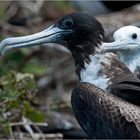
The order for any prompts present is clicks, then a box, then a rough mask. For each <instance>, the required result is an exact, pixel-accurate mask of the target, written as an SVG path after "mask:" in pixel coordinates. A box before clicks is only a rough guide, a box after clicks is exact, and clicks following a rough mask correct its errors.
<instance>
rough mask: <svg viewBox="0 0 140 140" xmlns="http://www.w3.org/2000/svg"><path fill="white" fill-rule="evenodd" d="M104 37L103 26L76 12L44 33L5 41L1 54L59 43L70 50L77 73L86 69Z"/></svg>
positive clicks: (92, 18)
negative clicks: (12, 50)
mask: <svg viewBox="0 0 140 140" xmlns="http://www.w3.org/2000/svg"><path fill="white" fill-rule="evenodd" d="M103 37H104V30H103V28H102V25H101V24H100V23H99V22H98V21H97V20H96V19H95V18H94V17H93V16H91V15H89V14H86V13H78V12H74V13H70V14H67V15H65V16H64V17H62V18H60V19H59V20H58V21H57V22H56V23H55V24H54V25H52V26H51V27H49V28H47V29H45V30H44V31H42V32H39V33H36V34H33V35H28V36H23V37H12V38H7V39H5V40H3V41H2V42H1V43H0V52H1V54H4V53H5V52H6V51H7V50H10V49H12V48H20V47H30V46H34V45H40V44H44V43H57V44H60V45H63V46H65V47H66V48H68V49H69V50H70V52H71V53H72V55H73V57H74V60H75V64H76V68H77V69H78V70H77V71H79V70H80V69H82V68H84V65H85V62H86V63H89V62H90V58H89V55H91V54H94V53H95V52H96V50H97V49H98V47H99V46H100V44H101V43H102V40H103Z"/></svg>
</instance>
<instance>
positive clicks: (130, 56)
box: [119, 50, 140, 73]
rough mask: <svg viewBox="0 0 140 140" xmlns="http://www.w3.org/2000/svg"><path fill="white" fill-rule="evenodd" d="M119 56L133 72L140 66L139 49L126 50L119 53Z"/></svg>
mask: <svg viewBox="0 0 140 140" xmlns="http://www.w3.org/2000/svg"><path fill="white" fill-rule="evenodd" d="M119 58H120V60H121V61H122V62H124V63H125V65H126V66H127V67H128V68H129V69H130V71H131V72H132V73H134V72H135V71H136V70H137V68H138V67H140V55H139V51H132V50H131V51H127V52H121V53H119Z"/></svg>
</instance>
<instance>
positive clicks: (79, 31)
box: [0, 13, 140, 138]
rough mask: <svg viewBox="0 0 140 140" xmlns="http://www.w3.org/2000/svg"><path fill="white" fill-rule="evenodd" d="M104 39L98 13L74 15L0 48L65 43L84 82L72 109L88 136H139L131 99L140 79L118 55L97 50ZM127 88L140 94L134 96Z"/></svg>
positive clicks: (138, 111)
mask: <svg viewBox="0 0 140 140" xmlns="http://www.w3.org/2000/svg"><path fill="white" fill-rule="evenodd" d="M103 38H104V30H103V28H102V25H101V24H100V23H99V22H98V21H97V20H96V19H95V18H94V17H92V16H90V15H88V14H83V13H71V14H68V15H66V16H64V17H62V18H61V19H59V20H58V21H57V22H56V23H55V24H54V25H53V26H51V27H50V28H48V29H46V30H44V31H42V32H40V33H37V34H34V35H29V36H24V37H16V38H8V39H5V40H3V41H2V42H1V43H0V52H1V53H2V54H3V53H4V52H5V51H7V50H9V49H11V48H18V47H28V46H33V45H37V44H43V43H58V44H61V45H63V46H65V47H66V48H68V49H69V50H70V52H71V53H72V56H73V58H74V61H75V66H76V73H77V75H78V76H79V80H80V83H79V85H78V86H77V87H76V88H74V90H73V92H72V98H71V103H72V108H73V111H74V114H75V116H76V118H77V120H78V122H79V124H80V126H81V127H82V128H83V129H84V131H85V132H86V133H87V134H88V136H89V137H90V138H139V137H140V108H139V106H137V105H138V102H137V101H135V100H133V99H134V98H135V94H136V96H137V97H138V92H139V91H140V88H139V86H138V84H139V80H138V79H137V78H135V77H134V75H133V74H132V73H131V72H130V71H129V69H128V68H127V67H126V66H125V65H124V64H123V63H121V62H120V61H119V60H118V59H117V58H116V56H115V55H114V54H112V53H109V54H108V53H107V54H100V53H99V51H100V47H101V44H102V41H103ZM115 85H116V86H115ZM114 87H115V88H114ZM114 89H115V91H116V92H114ZM125 90H126V92H125ZM129 90H131V91H132V90H133V91H135V90H137V91H138V92H136V93H135V94H134V95H133V94H131V93H129V92H128V91H129ZM117 91H118V92H117ZM113 94H115V95H113ZM118 96H119V97H118ZM130 96H132V97H133V98H130ZM120 97H121V98H120ZM132 103H133V104H132Z"/></svg>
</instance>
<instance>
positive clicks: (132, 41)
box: [103, 26, 140, 78]
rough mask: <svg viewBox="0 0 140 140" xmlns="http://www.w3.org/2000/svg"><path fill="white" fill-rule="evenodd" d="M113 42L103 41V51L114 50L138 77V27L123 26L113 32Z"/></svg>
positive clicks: (139, 60) (139, 40) (139, 30)
mask: <svg viewBox="0 0 140 140" xmlns="http://www.w3.org/2000/svg"><path fill="white" fill-rule="evenodd" d="M113 38H114V42H111V43H104V44H103V46H104V47H103V51H105V52H114V53H116V54H117V56H118V58H119V59H120V60H121V61H122V62H123V63H125V65H126V66H127V67H128V68H129V69H130V70H131V72H132V73H134V74H136V76H137V77H139V78H140V53H139V52H140V28H138V27H136V26H124V27H121V28H120V29H118V30H116V31H115V32H114V34H113Z"/></svg>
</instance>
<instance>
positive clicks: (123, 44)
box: [102, 40, 139, 52]
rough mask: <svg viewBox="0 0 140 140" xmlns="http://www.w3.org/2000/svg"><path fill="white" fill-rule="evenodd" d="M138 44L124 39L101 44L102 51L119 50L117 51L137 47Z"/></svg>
mask: <svg viewBox="0 0 140 140" xmlns="http://www.w3.org/2000/svg"><path fill="white" fill-rule="evenodd" d="M138 46H139V44H137V43H132V42H130V43H127V41H126V40H122V41H114V42H111V43H103V44H102V52H117V51H118V52H119V51H126V50H131V49H134V48H135V47H138Z"/></svg>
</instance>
